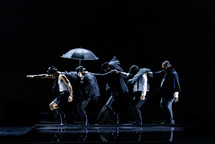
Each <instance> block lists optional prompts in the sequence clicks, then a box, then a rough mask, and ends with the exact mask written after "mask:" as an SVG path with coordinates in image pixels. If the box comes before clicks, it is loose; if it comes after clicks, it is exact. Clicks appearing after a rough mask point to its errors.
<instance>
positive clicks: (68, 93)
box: [27, 66, 73, 125]
mask: <svg viewBox="0 0 215 144" xmlns="http://www.w3.org/2000/svg"><path fill="white" fill-rule="evenodd" d="M27 77H28V78H47V79H54V80H55V81H54V86H53V89H55V88H56V87H58V91H59V95H58V96H57V98H55V99H54V100H53V101H52V102H51V103H50V104H49V108H50V110H51V111H52V113H53V115H54V117H55V120H56V121H57V122H58V123H59V124H61V125H63V123H64V120H65V119H64V115H63V112H62V107H63V106H64V104H65V102H67V101H68V102H72V100H73V94H72V85H71V83H70V81H69V80H68V78H67V77H66V76H65V75H64V74H63V73H62V72H60V71H58V70H57V68H56V67H54V66H50V67H49V68H48V70H47V74H37V75H27Z"/></svg>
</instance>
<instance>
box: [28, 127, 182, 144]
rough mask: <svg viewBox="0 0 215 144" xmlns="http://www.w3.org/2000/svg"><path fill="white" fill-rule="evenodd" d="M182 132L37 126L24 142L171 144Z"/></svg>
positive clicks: (135, 128)
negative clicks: (175, 135)
mask: <svg viewBox="0 0 215 144" xmlns="http://www.w3.org/2000/svg"><path fill="white" fill-rule="evenodd" d="M183 131H184V128H183V127H169V126H143V127H138V126H128V125H127V126H126V125H120V126H110V125H91V126H87V127H85V126H80V125H66V126H59V125H39V126H38V127H36V129H35V130H34V131H33V132H31V133H30V134H28V136H26V138H27V140H26V141H28V142H29V140H30V141H34V142H35V141H37V142H52V143H53V142H56V143H58V142H65V143H67V142H70V143H117V142H120V143H141V142H155V141H160V142H172V141H174V133H179V132H183Z"/></svg>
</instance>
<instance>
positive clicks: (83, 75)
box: [74, 66, 100, 125]
mask: <svg viewBox="0 0 215 144" xmlns="http://www.w3.org/2000/svg"><path fill="white" fill-rule="evenodd" d="M76 71H77V76H78V83H77V90H78V96H77V97H76V102H75V110H74V112H75V113H77V114H76V115H79V116H80V117H81V123H82V124H83V125H88V117H87V112H86V107H87V106H88V104H89V103H90V102H92V101H95V102H97V100H98V97H99V96H100V90H99V86H98V83H97V79H96V78H95V76H94V75H93V74H92V73H91V72H88V71H87V70H86V68H84V67H83V66H79V67H77V68H76Z"/></svg>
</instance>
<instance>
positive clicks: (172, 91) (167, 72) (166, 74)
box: [152, 60, 181, 125]
mask: <svg viewBox="0 0 215 144" xmlns="http://www.w3.org/2000/svg"><path fill="white" fill-rule="evenodd" d="M161 66H162V70H161V71H158V72H153V73H152V74H153V75H154V76H155V77H156V76H158V77H160V78H161V84H160V90H159V92H160V96H161V101H160V107H161V109H162V114H163V121H162V123H161V124H170V125H174V124H175V121H174V118H173V111H172V104H173V102H178V100H179V92H181V88H180V83H179V77H178V73H177V72H176V71H175V69H174V68H173V66H172V64H171V63H170V62H169V61H168V60H166V61H164V62H163V63H162V65H161Z"/></svg>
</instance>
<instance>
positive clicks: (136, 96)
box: [130, 91, 148, 121]
mask: <svg viewBox="0 0 215 144" xmlns="http://www.w3.org/2000/svg"><path fill="white" fill-rule="evenodd" d="M141 94H142V92H141V91H137V92H134V93H133V97H131V98H132V99H131V102H130V105H131V106H130V108H131V109H130V110H131V114H132V117H131V119H132V120H136V121H142V112H141V110H140V108H141V107H142V105H143V104H144V103H145V102H146V100H147V98H148V94H146V97H145V99H144V100H141V99H140V96H141Z"/></svg>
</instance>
